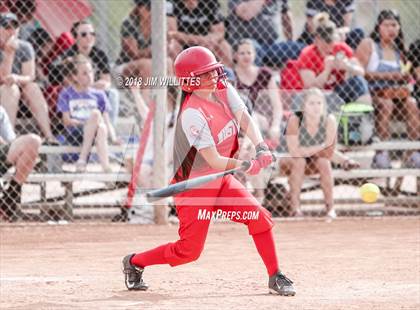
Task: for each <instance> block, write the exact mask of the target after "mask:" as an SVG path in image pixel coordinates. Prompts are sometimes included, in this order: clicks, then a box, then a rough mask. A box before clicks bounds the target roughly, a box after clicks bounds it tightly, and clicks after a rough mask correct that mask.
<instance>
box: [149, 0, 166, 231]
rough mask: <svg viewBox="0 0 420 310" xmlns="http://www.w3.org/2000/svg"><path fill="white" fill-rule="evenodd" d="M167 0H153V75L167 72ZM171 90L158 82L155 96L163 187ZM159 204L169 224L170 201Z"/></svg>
mask: <svg viewBox="0 0 420 310" xmlns="http://www.w3.org/2000/svg"><path fill="white" fill-rule="evenodd" d="M166 24H167V22H166V1H165V0H154V1H152V68H153V69H152V75H153V77H158V78H159V77H164V76H166V72H167V66H166V59H167V54H166V28H167V27H166ZM166 94H167V91H166V88H165V87H161V86H159V85H156V86H155V87H154V88H153V89H152V99H153V101H154V102H155V103H156V111H155V116H154V122H153V135H154V137H153V153H154V160H153V186H154V188H161V187H164V186H166V185H167V176H166V162H167V160H166V153H165V131H166V108H167V103H166V101H167V95H166ZM158 203H159V205H156V206H155V221H156V223H157V224H166V223H167V222H168V219H167V206H166V201H160V202H158Z"/></svg>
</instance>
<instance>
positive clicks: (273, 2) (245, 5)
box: [227, 0, 304, 67]
mask: <svg viewBox="0 0 420 310" xmlns="http://www.w3.org/2000/svg"><path fill="white" fill-rule="evenodd" d="M228 5H229V16H228V18H227V23H228V40H229V42H230V43H231V44H232V45H235V44H236V43H237V42H238V41H240V40H241V39H246V38H248V39H252V40H254V41H255V45H256V50H257V58H256V63H257V65H262V64H265V65H268V66H274V67H281V66H282V65H283V64H284V63H286V62H287V60H289V59H295V58H297V57H298V56H299V52H300V51H301V49H302V48H303V46H304V44H302V43H300V42H294V41H292V40H293V23H292V19H291V14H290V10H289V5H288V0H252V1H250V0H229V3H228ZM279 17H280V19H281V24H282V27H283V34H284V38H285V39H286V40H287V41H286V42H281V41H280V31H279V30H280V26H279V25H278V22H277V20H278V18H279Z"/></svg>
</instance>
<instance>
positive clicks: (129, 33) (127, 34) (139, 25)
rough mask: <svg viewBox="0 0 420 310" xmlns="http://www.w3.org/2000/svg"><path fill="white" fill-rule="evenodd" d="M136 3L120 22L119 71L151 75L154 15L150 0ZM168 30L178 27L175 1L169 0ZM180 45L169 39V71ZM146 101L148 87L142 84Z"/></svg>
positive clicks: (167, 8)
mask: <svg viewBox="0 0 420 310" xmlns="http://www.w3.org/2000/svg"><path fill="white" fill-rule="evenodd" d="M133 1H134V4H135V7H134V8H133V10H132V11H131V13H130V15H129V16H128V17H127V18H125V19H124V21H123V23H122V25H121V52H120V55H119V57H118V59H117V61H116V64H117V67H116V70H115V71H116V73H119V74H122V75H124V76H140V77H143V78H145V77H149V76H151V75H152V37H151V35H152V16H151V0H133ZM166 17H167V22H168V25H167V26H168V27H167V31H168V33H170V32H171V31H176V29H177V28H176V20H175V17H174V16H173V4H172V3H171V2H169V1H166ZM180 51H181V46H180V45H179V43H177V42H176V41H175V40H173V39H170V40H169V44H168V56H169V57H168V59H167V62H168V66H167V67H168V73H169V74H172V61H171V59H173V58H174V57H175V56H176V55H177V53H178V52H180ZM143 95H144V97H145V99H146V101H148V100H149V98H148V97H149V96H148V91H147V89H145V88H143Z"/></svg>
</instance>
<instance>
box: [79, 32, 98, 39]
mask: <svg viewBox="0 0 420 310" xmlns="http://www.w3.org/2000/svg"><path fill="white" fill-rule="evenodd" d="M88 34H90V35H91V36H92V37H95V36H96V32H94V31H91V32H81V33H80V36H81V37H82V38H85V37H87V35H88Z"/></svg>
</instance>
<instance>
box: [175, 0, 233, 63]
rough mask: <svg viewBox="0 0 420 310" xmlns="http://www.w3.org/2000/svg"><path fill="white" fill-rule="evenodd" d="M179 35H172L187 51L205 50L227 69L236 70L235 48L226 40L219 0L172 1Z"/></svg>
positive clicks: (176, 33) (176, 32)
mask: <svg viewBox="0 0 420 310" xmlns="http://www.w3.org/2000/svg"><path fill="white" fill-rule="evenodd" d="M172 2H173V4H174V16H175V17H176V21H177V28H178V31H171V32H168V36H169V38H173V39H175V40H176V41H178V42H179V43H181V44H182V46H183V48H184V49H185V48H188V47H191V46H195V45H200V46H205V47H207V48H208V49H210V50H211V51H213V52H214V53H215V55H216V57H217V58H218V59H219V60H220V61H221V62H222V63H224V64H225V65H226V66H228V67H231V66H232V48H231V46H230V45H229V43H228V42H227V41H226V40H225V25H224V16H223V14H222V12H221V10H220V4H219V2H218V0H172Z"/></svg>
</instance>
